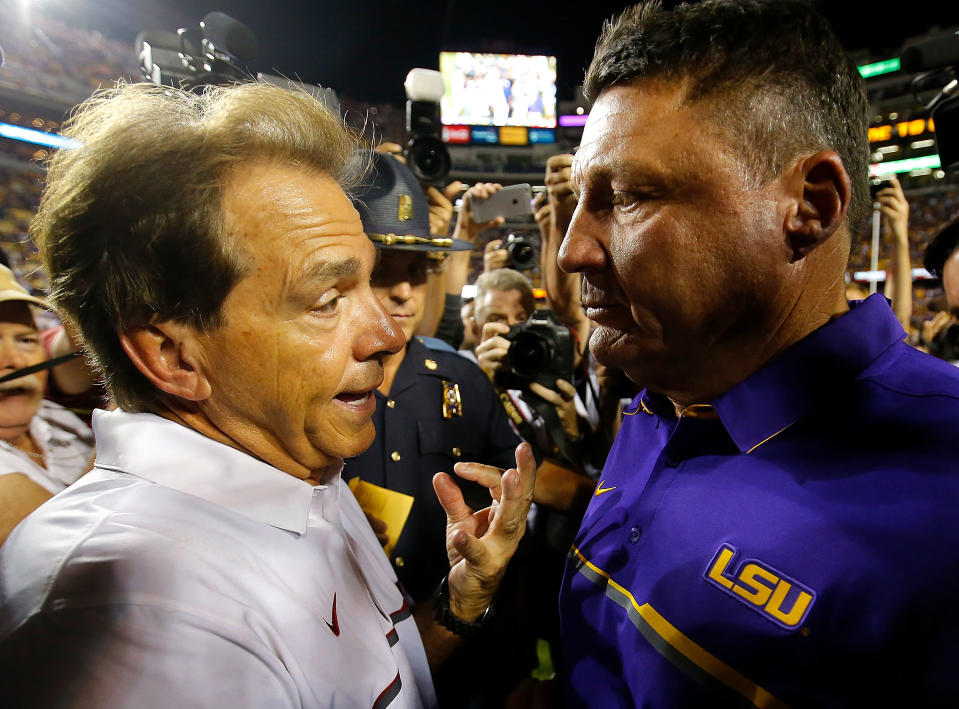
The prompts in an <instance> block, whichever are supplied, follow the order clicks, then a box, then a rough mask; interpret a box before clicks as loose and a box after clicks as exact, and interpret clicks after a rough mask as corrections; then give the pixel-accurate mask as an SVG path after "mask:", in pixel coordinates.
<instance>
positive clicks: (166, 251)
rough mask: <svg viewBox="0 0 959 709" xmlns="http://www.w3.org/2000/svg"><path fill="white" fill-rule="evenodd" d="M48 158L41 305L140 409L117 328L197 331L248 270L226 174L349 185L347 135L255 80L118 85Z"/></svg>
mask: <svg viewBox="0 0 959 709" xmlns="http://www.w3.org/2000/svg"><path fill="white" fill-rule="evenodd" d="M64 133H65V134H66V135H67V136H69V137H71V138H74V139H76V140H77V141H79V143H80V146H79V147H77V148H75V149H73V150H61V151H60V152H58V153H57V154H55V155H54V157H53V158H52V160H51V161H50V166H49V170H48V173H47V184H46V189H45V191H44V195H43V198H42V200H41V203H40V209H39V211H38V213H37V216H36V217H35V219H34V221H33V223H32V225H31V233H32V235H33V237H34V239H35V240H36V242H37V244H38V245H39V247H40V251H41V253H42V254H43V258H44V263H45V265H46V268H47V272H48V273H49V276H50V285H51V299H52V300H53V302H54V303H55V304H56V305H57V306H58V308H59V309H60V311H61V313H62V314H63V315H65V316H66V317H67V318H69V319H70V320H72V321H73V322H74V323H75V324H76V325H77V327H78V328H79V330H80V332H81V334H82V336H83V339H84V341H85V344H86V347H87V349H88V350H89V353H90V355H91V356H92V357H93V359H94V361H95V363H96V364H97V367H98V369H99V370H100V371H101V372H102V374H103V376H104V378H105V380H106V383H107V386H108V387H109V389H110V393H111V395H112V396H113V398H114V400H115V401H116V402H117V403H118V404H119V405H120V406H121V407H123V408H124V409H127V410H130V411H143V410H149V409H150V408H151V405H152V404H153V403H154V402H155V401H156V399H157V398H158V397H159V396H160V392H159V391H158V390H157V389H156V388H154V386H153V385H152V384H151V383H150V382H149V380H148V379H147V378H146V377H145V376H144V375H143V374H141V373H140V371H139V370H138V369H137V368H136V367H135V366H134V365H133V363H132V362H131V361H130V360H129V358H128V357H127V356H126V353H125V352H124V351H123V348H122V346H121V344H120V340H119V336H118V334H119V333H121V332H124V331H127V330H129V329H131V328H135V327H142V326H144V325H146V324H148V323H150V322H154V321H178V322H184V323H186V324H188V325H190V326H192V327H194V328H196V329H198V330H201V331H209V330H211V329H214V328H216V327H218V326H219V325H220V324H221V323H222V312H221V308H222V305H223V301H224V300H225V299H226V297H227V295H228V294H229V292H230V290H231V289H232V288H233V286H234V285H235V284H236V283H237V282H238V281H239V280H240V278H242V277H243V274H244V273H245V271H246V268H247V267H248V260H247V257H246V255H245V254H244V253H243V252H242V251H241V250H240V249H238V248H237V247H236V246H235V245H234V244H233V243H232V240H231V239H230V238H229V236H228V235H226V234H224V233H223V220H222V214H221V200H222V193H223V188H224V185H225V184H227V182H228V181H229V178H230V176H231V174H232V173H233V171H235V170H236V169H238V167H241V166H242V165H244V164H248V163H249V162H251V161H257V160H266V161H276V162H279V163H284V164H293V165H298V166H302V167H303V168H304V169H306V170H315V171H318V172H322V173H326V174H328V175H330V176H331V177H332V178H333V179H335V180H337V181H338V182H339V183H340V184H341V185H342V186H343V187H344V188H348V187H349V186H351V185H352V184H354V183H355V182H356V181H357V178H358V177H359V174H358V173H359V172H361V168H360V167H359V166H358V165H357V158H356V154H355V152H354V151H355V148H356V146H357V142H356V138H355V136H354V135H353V134H352V133H349V132H347V130H346V129H345V128H344V127H343V126H342V124H341V122H340V121H339V120H338V119H337V118H336V117H335V116H334V115H333V114H331V113H329V111H327V110H326V109H325V108H324V107H323V105H322V104H320V102H318V101H316V100H315V99H313V98H312V97H311V96H309V95H308V94H306V93H305V92H301V93H295V92H292V91H289V90H286V89H281V88H277V87H274V86H267V85H262V84H242V85H236V86H231V87H216V88H212V87H211V88H209V89H207V90H206V91H204V93H203V94H202V95H197V94H193V93H189V92H184V91H177V90H174V89H170V88H167V87H160V86H154V85H152V84H132V85H120V86H118V87H117V88H115V89H111V90H108V91H102V92H99V93H97V94H95V95H94V96H93V97H92V98H91V99H89V100H87V101H85V102H84V103H83V104H81V105H80V107H79V108H78V109H77V112H76V114H75V115H74V116H73V117H72V118H71V119H70V121H69V122H68V124H67V127H66V130H65V131H64Z"/></svg>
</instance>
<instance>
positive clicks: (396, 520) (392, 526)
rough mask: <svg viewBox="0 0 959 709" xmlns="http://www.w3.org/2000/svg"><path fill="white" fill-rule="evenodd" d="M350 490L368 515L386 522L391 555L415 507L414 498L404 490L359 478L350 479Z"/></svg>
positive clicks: (388, 547) (387, 552)
mask: <svg viewBox="0 0 959 709" xmlns="http://www.w3.org/2000/svg"><path fill="white" fill-rule="evenodd" d="M349 485H350V490H352V491H353V495H354V496H355V497H356V501H357V502H359V503H360V508H361V509H362V510H363V511H364V512H366V514H368V515H372V516H374V517H376V518H378V519H381V520H383V521H384V522H386V535H387V537H389V541H388V542H387V543H386V547H384V550H385V551H386V555H387V556H389V555H390V554H391V553H392V552H393V547H395V546H396V542H397V540H398V539H399V538H400V533H401V532H402V531H403V525H405V524H406V518H407V517H409V516H410V509H411V508H412V507H413V498H412V497H411V496H409V495H404V494H403V493H402V492H394V491H393V490H387V489H386V488H385V487H380V486H379V485H374V484H373V483H368V482H365V481H363V480H360V479H359V478H353V479H352V480H350V483H349Z"/></svg>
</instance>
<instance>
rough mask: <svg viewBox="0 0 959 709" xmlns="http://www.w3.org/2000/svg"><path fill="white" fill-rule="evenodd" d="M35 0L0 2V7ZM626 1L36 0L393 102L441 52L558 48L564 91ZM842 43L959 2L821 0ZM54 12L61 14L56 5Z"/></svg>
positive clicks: (958, 8) (79, 19)
mask: <svg viewBox="0 0 959 709" xmlns="http://www.w3.org/2000/svg"><path fill="white" fill-rule="evenodd" d="M24 1H26V2H31V3H36V2H38V0H0V5H4V4H8V5H9V4H14V3H22V2H24ZM626 4H627V3H623V2H606V1H604V0H583V1H581V2H578V3H572V2H555V1H554V2H552V3H543V2H521V1H517V0H510V1H503V0H487V1H486V2H480V1H479V0H473V1H471V2H468V1H467V0H446V2H398V1H396V0H311V1H302V2H292V1H287V2H283V1H280V2H277V1H276V0H273V1H271V0H149V1H148V0H42V5H43V6H44V7H46V8H47V11H48V12H55V14H58V15H59V16H60V17H61V19H63V20H65V21H67V22H70V23H73V24H77V25H82V26H86V27H89V28H92V29H97V30H99V31H101V32H102V33H103V34H105V35H107V36H111V37H114V38H116V39H119V40H121V41H124V42H129V43H130V46H131V52H132V51H133V49H132V47H133V40H134V37H135V36H136V34H137V32H139V31H140V30H145V29H157V30H168V31H174V30H176V28H177V27H182V26H195V25H196V24H198V22H199V20H200V19H201V18H202V17H203V15H205V14H206V13H207V12H210V11H212V10H220V11H222V12H226V13H228V14H230V15H232V16H233V17H236V18H237V19H239V20H241V21H242V22H244V23H246V24H247V25H249V26H250V27H251V29H253V31H254V32H255V33H256V35H257V37H258V39H259V42H260V52H259V56H258V58H257V59H256V60H254V62H252V63H251V68H252V69H254V70H260V71H271V70H273V71H277V72H278V73H282V74H284V75H287V76H294V75H298V76H299V78H301V79H302V80H304V81H310V82H315V83H319V84H322V85H324V86H329V87H332V88H333V89H336V90H337V92H339V93H342V94H344V95H347V96H350V97H353V98H357V99H363V100H368V101H391V102H399V101H401V100H402V99H403V98H404V94H403V86H402V84H403V79H404V78H405V76H406V73H407V71H409V69H411V68H412V67H415V66H422V67H427V68H436V66H437V55H438V53H439V51H440V50H441V49H473V50H482V51H500V52H522V53H527V54H555V55H557V57H558V73H559V80H558V87H557V90H558V95H559V98H560V99H570V98H572V96H573V90H574V87H575V86H576V85H577V84H578V83H579V82H580V81H581V79H582V73H583V69H584V67H585V65H586V63H587V62H588V60H589V57H590V56H591V54H592V47H593V43H594V41H595V38H596V35H597V34H598V32H599V28H600V26H601V24H602V21H603V20H604V19H605V18H607V17H609V16H610V15H612V14H615V13H616V12H617V11H619V10H621V9H622V8H623V7H625V6H626ZM819 5H820V7H822V8H823V9H824V11H825V12H826V14H827V15H828V16H830V18H831V19H832V21H833V24H834V26H835V27H836V30H837V32H838V33H839V36H840V39H841V40H842V41H843V44H844V45H845V46H846V48H847V49H849V50H855V49H861V48H865V47H868V48H870V49H872V50H873V51H874V52H875V53H876V55H877V56H882V57H883V58H885V57H888V56H892V55H893V53H894V52H895V51H896V49H898V48H899V47H900V46H901V45H902V43H903V41H904V40H905V39H906V38H907V37H909V36H913V35H916V34H920V33H922V32H924V31H926V30H928V29H929V28H930V27H933V26H936V25H938V26H941V27H949V26H954V25H959V3H939V4H938V7H937V8H936V9H935V10H932V9H930V6H931V4H927V3H913V4H912V6H913V7H916V8H917V11H916V12H915V13H914V14H909V13H908V12H906V11H905V10H904V9H903V8H906V7H909V4H908V3H905V2H899V3H897V4H892V3H878V2H871V3H867V2H861V1H858V0H857V1H849V0H830V1H829V2H820V3H819ZM57 8H59V10H57Z"/></svg>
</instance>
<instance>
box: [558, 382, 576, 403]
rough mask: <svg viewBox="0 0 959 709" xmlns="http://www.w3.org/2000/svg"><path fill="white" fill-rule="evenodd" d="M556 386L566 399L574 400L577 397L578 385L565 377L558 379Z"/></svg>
mask: <svg viewBox="0 0 959 709" xmlns="http://www.w3.org/2000/svg"><path fill="white" fill-rule="evenodd" d="M556 388H557V389H559V393H560V394H561V395H562V397H563V398H564V399H565V400H566V401H572V400H573V399H575V398H576V387H574V386H573V385H572V384H570V383H569V382H568V381H566V380H565V379H557V380H556Z"/></svg>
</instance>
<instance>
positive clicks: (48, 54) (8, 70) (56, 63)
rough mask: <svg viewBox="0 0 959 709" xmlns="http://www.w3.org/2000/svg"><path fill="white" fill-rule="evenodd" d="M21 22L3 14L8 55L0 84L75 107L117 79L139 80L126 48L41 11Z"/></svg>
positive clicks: (0, 37)
mask: <svg viewBox="0 0 959 709" xmlns="http://www.w3.org/2000/svg"><path fill="white" fill-rule="evenodd" d="M23 19H24V18H23V16H22V15H21V14H20V13H18V12H10V13H5V14H4V18H3V20H4V21H3V23H2V24H0V46H2V47H3V48H4V53H5V57H6V59H5V61H4V67H3V72H2V73H0V85H2V86H7V87H10V88H14V89H19V90H21V91H24V92H26V93H29V94H43V95H47V96H52V97H55V98H60V99H62V100H65V101H69V102H71V103H76V102H79V101H81V100H83V99H84V98H86V97H87V96H89V95H90V94H91V93H92V92H93V91H94V90H96V89H97V88H100V87H106V86H111V85H112V84H114V83H115V82H116V80H117V79H121V78H122V79H126V80H133V81H136V80H138V79H139V71H138V69H137V62H136V57H134V55H133V49H132V47H131V46H130V45H128V44H126V43H124V42H118V41H116V40H114V39H110V38H109V37H104V36H103V35H102V34H100V33H99V32H92V31H88V30H83V29H81V28H77V27H71V26H68V25H67V24H65V23H63V22H61V21H60V20H57V19H56V18H53V17H48V16H46V15H45V14H44V13H42V12H32V13H31V15H30V18H29V22H24V21H23Z"/></svg>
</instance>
